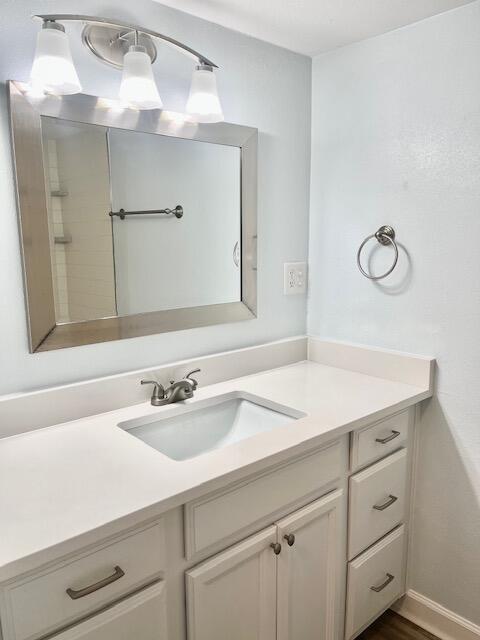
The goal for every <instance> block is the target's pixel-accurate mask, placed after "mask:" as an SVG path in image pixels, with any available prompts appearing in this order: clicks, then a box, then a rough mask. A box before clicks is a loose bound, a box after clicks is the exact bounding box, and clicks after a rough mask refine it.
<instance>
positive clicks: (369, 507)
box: [348, 449, 407, 559]
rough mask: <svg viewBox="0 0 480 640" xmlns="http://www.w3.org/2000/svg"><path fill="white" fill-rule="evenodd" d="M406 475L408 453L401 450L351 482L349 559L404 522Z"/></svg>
mask: <svg viewBox="0 0 480 640" xmlns="http://www.w3.org/2000/svg"><path fill="white" fill-rule="evenodd" d="M406 475H407V451H406V449H400V451H397V452H396V453H392V455H390V456H388V458H385V459H384V460H380V462H377V463H376V464H374V465H372V466H371V467H368V468H367V469H364V470H363V471H360V473H356V474H355V475H354V476H352V477H351V478H350V492H349V494H350V495H349V533H348V557H349V559H351V558H354V557H355V556H356V555H358V554H359V553H360V552H361V551H363V550H364V549H366V548H367V547H369V546H370V545H371V544H373V543H374V542H375V541H376V540H378V539H379V538H381V537H382V536H384V535H385V534H386V533H388V532H389V531H391V530H392V529H393V528H394V527H396V526H397V525H398V524H400V523H401V522H402V521H403V519H404V517H405V488H406Z"/></svg>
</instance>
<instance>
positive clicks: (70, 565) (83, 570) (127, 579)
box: [5, 523, 164, 640]
mask: <svg viewBox="0 0 480 640" xmlns="http://www.w3.org/2000/svg"><path fill="white" fill-rule="evenodd" d="M163 564H164V543H163V528H162V526H161V524H158V523H157V524H156V525H154V526H150V527H148V528H145V529H142V530H140V531H136V532H133V533H131V534H130V535H128V536H125V537H123V538H121V539H117V540H115V541H113V542H112V541H111V542H110V543H109V544H106V545H104V546H102V547H97V548H95V549H93V550H89V552H85V553H84V554H82V555H80V556H77V557H76V558H73V559H69V560H67V561H65V562H64V563H62V564H57V565H55V566H53V567H50V568H49V569H48V570H46V571H44V572H42V573H41V574H36V575H34V576H33V577H32V576H29V577H28V578H26V579H24V580H22V581H21V582H15V583H13V584H11V585H9V586H8V587H6V588H5V591H6V594H5V595H6V601H7V603H9V606H8V605H7V611H6V618H7V619H6V628H7V629H10V632H7V633H5V640H9V639H10V638H12V639H14V640H26V639H27V638H29V639H30V638H32V639H33V638H38V637H40V636H43V635H46V634H47V633H51V632H53V631H55V630H56V629H60V628H61V627H64V626H66V625H68V624H70V623H72V622H73V621H75V620H78V619H80V618H82V617H84V616H85V615H88V614H89V613H91V612H92V611H95V610H98V609H100V608H102V607H104V606H106V605H108V604H110V603H112V602H114V601H115V600H117V599H118V598H120V597H121V596H124V595H126V594H127V593H129V592H132V591H133V590H135V589H137V588H138V587H141V586H142V585H144V584H147V583H148V582H150V581H152V580H153V579H154V578H155V577H158V575H159V574H160V572H161V570H162V569H163Z"/></svg>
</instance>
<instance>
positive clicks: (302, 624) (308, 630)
mask: <svg viewBox="0 0 480 640" xmlns="http://www.w3.org/2000/svg"><path fill="white" fill-rule="evenodd" d="M343 509H344V501H343V491H342V490H341V489H340V490H335V491H332V492H330V493H329V494H327V495H326V496H324V497H322V498H320V499H318V500H316V501H314V502H312V503H311V504H309V505H307V506H305V507H303V508H301V509H298V510H297V511H295V512H294V513H292V514H291V515H289V516H287V517H285V518H283V519H281V520H279V521H278V522H277V523H275V524H274V525H272V526H270V527H267V528H266V529H264V530H263V531H261V532H260V533H258V534H255V535H253V536H251V537H249V538H247V539H246V540H244V541H242V542H240V543H239V544H237V545H234V546H233V547H231V548H229V549H227V550H226V551H224V552H222V553H220V554H218V555H216V556H214V557H213V558H210V559H209V560H207V561H206V562H204V563H202V564H200V565H199V566H197V567H195V568H193V569H191V570H190V571H187V574H186V580H187V611H188V639H189V640H224V639H225V638H229V640H297V639H298V638H302V640H336V639H337V638H339V637H340V636H339V634H340V629H339V609H340V610H341V609H342V608H341V607H340V605H339V598H338V591H337V589H338V577H339V576H341V573H342V561H343V557H342V556H343V554H344V550H343V549H342V540H343V537H342V535H341V531H340V527H341V523H342V514H341V512H342V510H343Z"/></svg>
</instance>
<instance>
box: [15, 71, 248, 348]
mask: <svg viewBox="0 0 480 640" xmlns="http://www.w3.org/2000/svg"><path fill="white" fill-rule="evenodd" d="M9 102H10V124H11V133H12V147H13V155H14V164H15V170H16V171H15V173H16V183H17V202H18V214H19V228H20V236H21V244H22V256H23V272H24V285H25V300H26V309H27V319H28V333H29V345H30V352H31V353H34V352H39V351H49V350H52V349H62V348H65V347H75V346H80V345H86V344H94V343H98V342H107V341H110V340H120V339H123V338H134V337H138V336H145V335H151V334H156V333H164V332H167V331H180V330H184V329H191V328H194V327H203V326H208V325H214V324H222V323H229V322H236V321H240V320H249V319H253V318H255V317H256V314H257V138H258V131H257V129H254V128H252V127H244V126H241V125H236V124H229V123H225V122H221V123H216V124H193V123H187V122H186V123H182V124H179V123H176V122H174V121H172V120H171V119H169V118H168V115H167V114H165V112H162V111H158V110H155V111H140V112H138V111H133V110H130V109H123V110H118V109H114V108H112V103H109V102H108V101H106V100H103V99H101V98H97V97H95V96H89V95H86V94H76V95H72V96H61V97H57V96H43V97H38V96H37V97H35V96H34V95H31V94H29V92H28V86H27V85H25V84H23V83H20V82H15V81H10V82H9ZM42 116H50V117H55V118H60V119H63V120H70V121H74V122H81V123H85V124H92V125H100V126H103V127H113V128H117V129H126V130H129V131H140V132H143V133H152V134H157V135H164V136H170V137H174V138H183V139H187V140H198V141H201V142H211V143H216V144H223V145H230V146H235V147H239V148H240V157H241V159H240V166H241V239H242V241H241V256H242V262H241V265H242V273H241V301H238V302H229V303H224V304H214V305H205V306H199V307H187V308H182V309H169V310H165V311H155V312H149V313H140V314H134V315H129V316H115V317H109V318H101V319H95V320H87V321H83V322H71V323H66V324H58V323H57V322H56V319H55V304H54V293H53V280H52V267H51V257H50V244H49V231H48V210H47V190H46V183H45V174H44V166H43V151H42V127H41V117H42ZM159 275H161V274H159Z"/></svg>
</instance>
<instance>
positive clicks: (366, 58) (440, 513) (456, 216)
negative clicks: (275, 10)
mask: <svg viewBox="0 0 480 640" xmlns="http://www.w3.org/2000/svg"><path fill="white" fill-rule="evenodd" d="M479 35H480V3H479V2H474V3H472V4H469V5H467V6H465V7H463V8H460V9H457V10H454V11H451V12H449V13H445V14H443V15H440V16H437V17H434V18H431V19H428V20H425V21H423V22H419V23H417V24H415V25H412V26H410V27H406V28H403V29H400V30H397V31H394V32H391V33H388V34H386V35H383V36H380V37H378V38H374V39H370V40H366V41H364V42H361V43H358V44H355V45H351V46H349V47H345V48H343V49H339V50H336V51H333V52H331V53H328V54H325V55H323V56H321V57H317V58H316V59H315V60H314V63H313V87H312V94H313V108H312V124H313V137H312V174H311V184H312V189H311V224H310V260H311V263H310V274H311V290H310V299H309V318H308V328H309V332H310V333H311V334H315V335H319V336H322V337H324V338H334V339H339V340H346V341H355V342H359V343H364V344H372V345H376V346H380V347H387V348H393V349H400V350H403V351H410V352H413V353H423V354H427V355H433V356H436V357H437V358H438V368H439V375H438V395H437V397H436V398H435V399H434V400H433V401H431V402H430V403H429V404H428V405H426V406H425V407H424V408H423V409H422V415H421V421H420V425H419V426H420V456H419V461H420V463H419V468H418V481H417V495H416V512H415V522H414V546H413V550H412V574H411V585H410V586H411V587H412V588H413V589H415V590H416V591H419V592H420V593H422V594H424V595H426V596H427V597H429V598H432V599H433V600H435V601H437V602H439V603H440V604H442V605H444V606H445V607H447V608H449V609H451V610H453V611H454V612H455V613H457V614H459V615H461V616H464V617H466V618H467V619H470V620H472V621H473V622H475V623H477V624H478V623H480V607H479V603H480V552H479V538H480V428H479V427H480V394H479V380H480V334H479V331H480V284H479V283H480V280H479V273H480V251H479V244H478V239H479V237H480V73H479V63H478V61H479V60H480V37H479ZM381 224H391V225H393V226H394V227H395V229H396V231H397V234H398V240H399V242H400V243H401V244H402V246H403V249H402V251H401V255H400V261H399V266H398V269H397V270H396V272H395V275H394V276H393V277H391V278H389V279H387V280H385V281H383V282H382V283H379V284H374V283H372V282H369V281H368V280H367V279H365V278H364V277H362V276H361V275H360V273H359V272H358V270H357V268H356V264H355V256H356V251H357V248H358V246H359V244H360V242H361V241H362V240H363V238H365V237H366V236H367V235H368V234H370V233H373V231H375V230H376V229H377V228H378V227H379V226H380V225H381ZM367 254H368V252H367ZM390 259H391V254H390V252H389V250H387V249H386V248H382V249H381V251H376V256H375V258H374V259H373V260H372V266H375V267H376V268H379V269H380V268H381V267H382V266H384V265H385V264H386V260H390Z"/></svg>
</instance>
